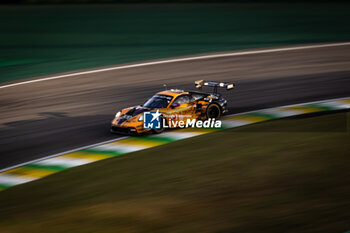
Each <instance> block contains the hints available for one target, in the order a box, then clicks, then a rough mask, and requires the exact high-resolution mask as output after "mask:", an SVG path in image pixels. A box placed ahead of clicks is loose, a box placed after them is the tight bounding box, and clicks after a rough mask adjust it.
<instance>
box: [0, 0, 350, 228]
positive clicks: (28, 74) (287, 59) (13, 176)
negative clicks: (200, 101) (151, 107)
mask: <svg viewBox="0 0 350 233" xmlns="http://www.w3.org/2000/svg"><path fill="white" fill-rule="evenodd" d="M348 41H350V4H349V3H348V1H299V0H288V1H284V0H270V1H260V0H247V1H245V0H241V1H238V0H227V1H224V0H222V1H220V2H218V1H214V0H213V1H205V0H203V1H199V0H198V1H195V0H193V1H190V0H189V1H187V0H178V1H170V0H169V1H166V0H164V1H163V0H152V1H146V0H145V1H141V0H104V1H98V0H2V1H1V2H0V82H1V84H0V86H1V88H0V169H5V170H6V169H7V168H9V167H11V166H16V165H18V164H25V165H23V166H21V167H20V168H19V169H16V168H15V169H10V170H6V171H3V172H0V232H1V233H23V232H25V233H37V232H43V231H45V232H46V233H66V232H74V233H80V232H81V233H90V232H103V233H115V232H123V233H129V232H130V233H135V232H140V233H144V232H152V233H164V232H174V233H188V232H195V233H197V232H201V233H233V232H240V233H241V232H247V233H251V232H269V233H274V232H276V233H281V232H298V233H301V232H303V233H310V232H315V233H316V232H317V233H319V232H324V233H329V232H338V233H345V232H349V231H348V230H349V229H350V224H349V223H350V213H349V208H350V199H349V197H350V188H349V177H350V173H349V168H348V164H349V162H350V161H349V151H350V143H349V141H350V133H349V126H350V124H349V119H350V118H349V113H348V111H346V110H343V111H336V112H325V113H322V114H306V115H303V116H298V117H292V118H287V119H282V120H275V121H269V122H262V123H257V124H253V125H249V126H245V127H241V128H237V129H228V130H222V131H219V132H215V133H210V134H206V135H202V136H198V137H194V138H191V139H186V140H182V141H176V142H172V143H169V144H166V145H162V146H157V147H154V148H149V149H146V150H142V151H139V152H135V153H130V154H126V155H123V156H119V155H120V154H118V153H115V151H114V152H113V151H100V152H98V153H97V152H96V151H95V152H93V151H92V150H91V148H90V151H89V150H84V151H80V152H79V153H78V155H76V156H77V157H75V158H68V160H69V161H68V162H70V163H75V162H76V161H77V160H78V162H79V160H80V159H89V158H90V159H91V158H95V159H96V158H97V159H96V160H98V159H99V158H102V157H103V158H108V157H114V158H109V159H106V160H103V161H99V162H96V163H91V164H88V165H84V166H80V167H75V168H72V169H67V168H68V167H69V166H66V167H64V166H60V165H57V164H51V165H50V166H40V165H38V164H35V163H30V164H27V163H28V162H29V161H33V160H38V159H42V158H43V157H46V156H48V155H53V154H57V153H62V152H64V151H69V150H73V149H76V148H79V147H86V146H89V145H92V144H95V143H100V142H104V141H107V140H116V139H120V138H121V137H122V135H112V134H110V132H109V128H110V121H111V120H112V119H113V117H114V115H115V113H116V112H117V111H119V110H121V109H122V108H125V107H129V106H134V105H138V104H142V103H143V102H144V101H145V100H146V99H148V98H149V97H151V96H152V95H154V94H155V93H156V92H158V91H161V90H163V84H164V83H167V84H168V86H169V87H170V88H172V87H177V88H182V89H185V90H188V89H193V81H194V80H198V79H205V80H216V81H230V82H231V81H235V82H236V84H237V85H236V87H237V88H235V89H234V90H233V91H232V92H230V93H228V92H225V93H224V96H225V98H226V99H227V100H228V109H229V113H230V114H237V113H242V112H246V111H252V110H257V109H263V108H271V107H276V106H283V105H289V104H296V103H302V102H309V101H319V100H325V99H332V98H342V97H349V96H350V45H349V43H344V44H342V45H337V46H334V45H330V46H325V47H322V46H319V47H317V46H316V47H314V48H312V49H300V50H293V49H291V50H289V51H288V50H285V51H279V52H273V53H271V52H270V53H263V52H262V53H253V54H250V55H244V56H231V57H218V58H215V59H214V58H213V59H202V60H188V61H185V62H174V63H164V64H158V65H154V66H142V67H136V68H135V67H134V68H132V69H122V70H111V71H106V72H98V73H90V74H83V75H71V76H68V77H67V78H62V79H52V80H46V81H42V82H41V81H40V82H32V83H25V84H23V85H22V84H21V85H16V86H2V85H6V84H13V83H16V82H19V81H21V80H35V79H37V78H38V77H41V76H44V77H45V76H54V75H56V74H57V73H64V72H75V71H79V70H86V69H96V68H97V67H109V66H112V65H116V64H124V63H135V62H142V61H146V60H152V59H165V58H169V57H176V56H190V55H197V54H210V53H221V52H228V51H230V52H232V51H240V50H244V51H255V50H256V49H263V48H268V49H270V48H281V47H293V46H296V45H301V46H304V45H310V44H323V43H326V44H328V43H341V42H348ZM348 101H349V100H348ZM349 103H350V102H344V106H345V105H346V104H349ZM313 108H319V109H322V111H324V110H327V109H326V108H325V107H320V106H313ZM305 111H308V109H307V108H306V109H305ZM253 117H254V116H253ZM255 117H257V116H255ZM258 117H259V116H258ZM131 140H136V141H137V140H140V141H142V140H146V139H145V138H140V137H137V138H132V139H131ZM148 140H150V141H152V140H153V141H152V142H153V143H154V142H156V143H160V144H162V143H165V142H169V141H171V140H170V139H167V138H165V139H164V140H163V141H157V140H156V139H152V138H151V139H149V138H148ZM148 143H150V142H149V141H148ZM84 153H85V154H84ZM84 156H86V157H84ZM66 159H67V158H66ZM78 164H79V163H78ZM63 170H64V171H63ZM61 171H62V172H61ZM56 172H59V173H57V174H55V175H50V174H53V173H56ZM48 175H50V176H48ZM44 176H48V177H45V178H43V179H39V180H36V181H34V182H29V183H25V184H21V185H18V186H16V185H17V184H19V183H23V182H26V181H28V180H27V179H29V180H30V179H38V178H41V177H44ZM28 177H29V178H28ZM33 177H34V178H33Z"/></svg>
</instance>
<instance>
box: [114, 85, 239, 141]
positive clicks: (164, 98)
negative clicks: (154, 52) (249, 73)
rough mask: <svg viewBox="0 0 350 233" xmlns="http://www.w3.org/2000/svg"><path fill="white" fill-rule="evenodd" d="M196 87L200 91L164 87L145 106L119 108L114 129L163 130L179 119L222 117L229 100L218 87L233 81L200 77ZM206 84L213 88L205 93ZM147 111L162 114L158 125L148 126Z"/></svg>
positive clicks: (131, 132)
mask: <svg viewBox="0 0 350 233" xmlns="http://www.w3.org/2000/svg"><path fill="white" fill-rule="evenodd" d="M195 86H196V88H197V89H199V91H183V90H178V89H171V90H164V91H161V92H158V93H157V94H155V95H154V96H153V97H152V98H150V99H149V100H147V101H146V102H145V104H143V105H139V106H134V107H129V108H125V109H123V110H121V111H119V112H118V113H117V114H116V115H115V118H114V119H113V121H112V126H111V132H112V133H119V134H129V135H137V134H142V133H146V132H152V133H161V132H162V131H164V129H165V128H176V127H177V124H176V122H177V121H186V120H192V121H193V120H195V121H197V120H207V119H219V118H220V116H221V115H222V114H224V113H226V112H227V100H226V99H224V98H223V97H222V96H221V94H220V93H218V92H217V90H218V88H225V89H226V90H231V89H233V88H234V86H235V85H234V83H228V82H217V81H203V80H199V81H195ZM203 86H207V87H212V88H213V91H212V92H202V87H203ZM148 112H156V113H157V114H158V115H159V116H160V117H161V119H162V121H161V125H159V127H157V128H149V127H146V125H145V121H144V120H145V116H146V115H145V113H148ZM174 122H175V123H174ZM169 123H172V124H169Z"/></svg>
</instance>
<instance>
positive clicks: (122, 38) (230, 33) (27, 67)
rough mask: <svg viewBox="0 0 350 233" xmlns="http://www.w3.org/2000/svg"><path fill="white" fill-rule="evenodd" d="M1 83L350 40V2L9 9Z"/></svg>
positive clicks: (4, 14) (4, 15) (3, 24)
mask: <svg viewBox="0 0 350 233" xmlns="http://www.w3.org/2000/svg"><path fill="white" fill-rule="evenodd" d="M0 16H1V20H0V31H1V36H0V44H1V45H0V46H1V53H0V82H5V81H11V80H16V79H20V78H28V77H34V76H39V75H47V74H52V73H57V72H64V71H70V70H77V69H84V68H92V67H98V66H106V65H112V64H118V63H125V62H132V61H141V60H148V59H156V58H164V57H172V56H180V55H189V54H198V53H206V52H215V51H227V50H236V49H247V48H257V47H270V46H281V45H292V44H301V43H313V42H332V41H344V40H349V39H350V5H349V4H345V3H338V4H319V5H314V4H285V5H283V4H282V5H281V4H222V5H220V4H182V5H181V4H163V5H161V4H159V5H157V4H150V5H100V6H99V5H87V6H83V5H77V6H74V5H63V6H58V5H51V6H49V5H48V6H45V5H44V6H1V8H0Z"/></svg>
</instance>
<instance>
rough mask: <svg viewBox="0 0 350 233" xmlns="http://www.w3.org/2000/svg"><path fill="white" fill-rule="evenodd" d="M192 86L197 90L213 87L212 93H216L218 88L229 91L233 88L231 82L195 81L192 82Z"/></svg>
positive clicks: (233, 85)
mask: <svg viewBox="0 0 350 233" xmlns="http://www.w3.org/2000/svg"><path fill="white" fill-rule="evenodd" d="M194 85H195V86H196V88H197V89H200V90H201V89H202V87H203V86H207V87H213V88H214V90H213V91H214V93H217V92H218V87H221V88H226V90H228V91H229V90H231V89H233V88H234V87H235V84H234V83H233V82H231V83H229V82H218V81H204V80H197V81H195V82H194Z"/></svg>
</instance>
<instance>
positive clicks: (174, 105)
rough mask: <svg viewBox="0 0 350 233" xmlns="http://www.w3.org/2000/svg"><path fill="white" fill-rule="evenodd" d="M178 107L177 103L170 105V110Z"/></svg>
mask: <svg viewBox="0 0 350 233" xmlns="http://www.w3.org/2000/svg"><path fill="white" fill-rule="evenodd" d="M179 106H180V104H179V103H173V104H172V105H171V107H172V108H176V107H179Z"/></svg>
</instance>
